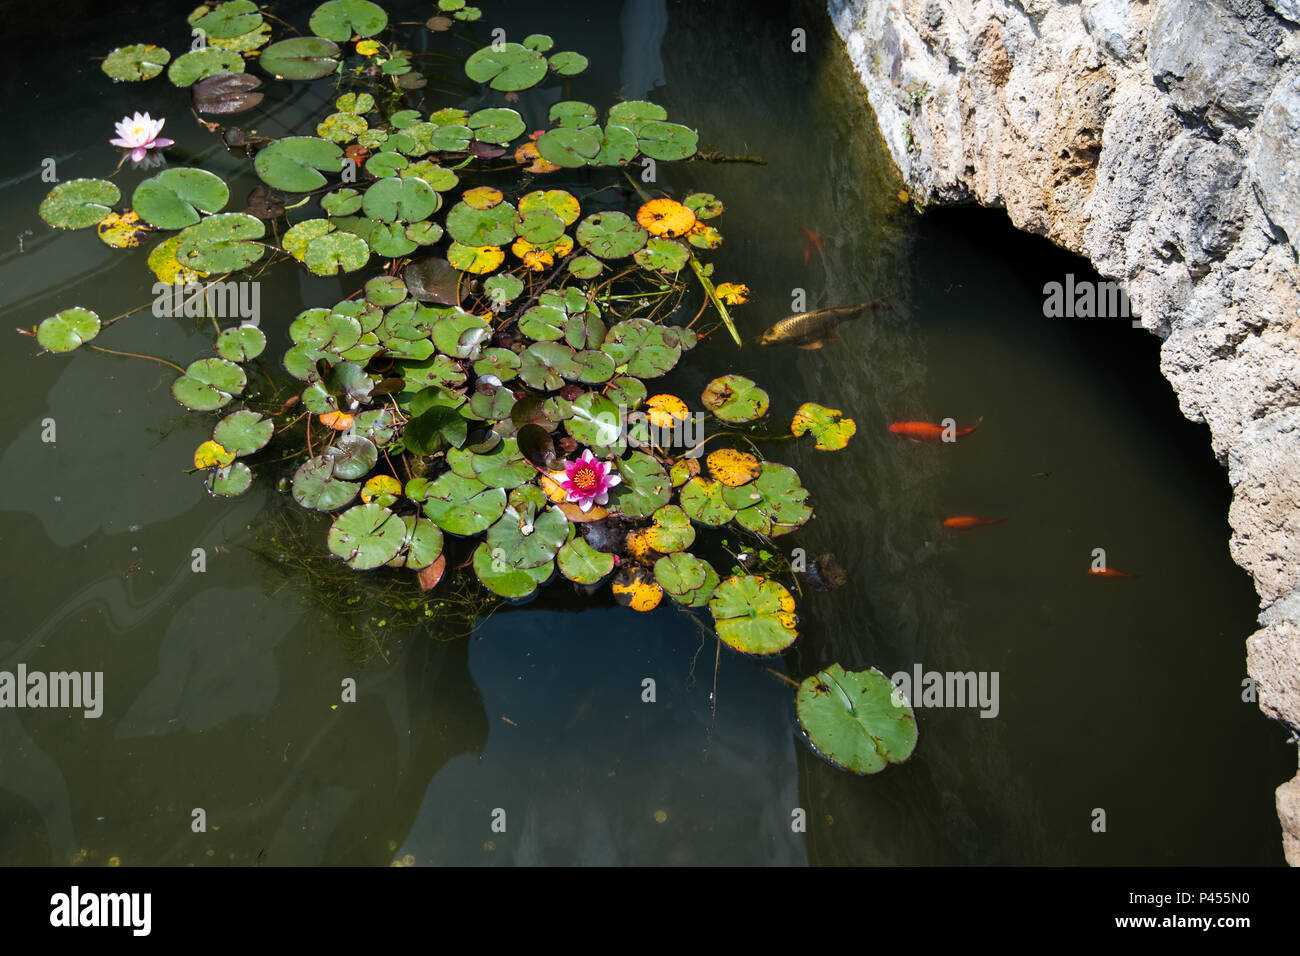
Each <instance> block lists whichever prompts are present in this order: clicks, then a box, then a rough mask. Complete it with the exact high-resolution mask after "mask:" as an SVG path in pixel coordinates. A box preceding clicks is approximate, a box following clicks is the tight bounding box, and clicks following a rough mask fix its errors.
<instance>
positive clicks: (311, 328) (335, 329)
mask: <svg viewBox="0 0 1300 956" xmlns="http://www.w3.org/2000/svg"><path fill="white" fill-rule="evenodd" d="M289 338H290V339H292V340H293V341H294V342H295V343H296V344H298V345H307V346H310V347H312V348H316V349H321V350H329V351H333V352H343V351H345V350H347V349H350V348H352V346H354V345H356V344H357V341H358V340H359V339H360V338H361V323H360V322H358V321H357V320H356V319H355V318H353V317H352V316H350V315H345V314H344V313H342V312H333V311H331V310H329V309H306V310H305V311H302V312H299V313H298V315H297V317H296V318H295V319H294V320H293V321H292V322H290V323H289Z"/></svg>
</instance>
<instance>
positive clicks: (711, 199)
mask: <svg viewBox="0 0 1300 956" xmlns="http://www.w3.org/2000/svg"><path fill="white" fill-rule="evenodd" d="M682 205H683V206H685V207H686V208H687V209H689V210H690V211H691V212H693V213H695V218H696V219H713V218H715V217H717V216H721V215H722V210H723V206H722V200H721V199H719V198H718V197H717V196H715V195H713V193H691V194H690V195H689V196H687V197H686V198H685V199H683V200H682Z"/></svg>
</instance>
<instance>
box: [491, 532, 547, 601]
mask: <svg viewBox="0 0 1300 956" xmlns="http://www.w3.org/2000/svg"><path fill="white" fill-rule="evenodd" d="M500 558H501V552H499V551H498V553H497V556H496V557H495V558H494V557H493V555H492V549H491V548H489V547H488V546H487V542H486V541H485V542H483V543H482V544H480V545H479V546H478V547H477V548H475V549H474V574H475V576H476V577H477V578H478V579H479V581H481V582H482V583H483V586H484V587H485V588H487V589H488V590H489V591H491V592H493V593H494V594H499V595H501V597H504V598H511V599H514V600H519V599H522V598H526V597H528V596H529V595H530V594H532V593H533V592H534V591H536V590H537V588H538V586H539V585H541V584H545V583H546V582H547V581H548V580H550V578H551V575H552V574H554V573H555V562H554V561H548V562H546V563H545V564H542V565H540V566H538V567H535V568H527V569H525V570H515V569H514V568H511V567H510V566H509V565H507V564H505V563H504V562H503V561H502V560H501V559H500Z"/></svg>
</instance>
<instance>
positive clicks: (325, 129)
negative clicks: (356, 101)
mask: <svg viewBox="0 0 1300 956" xmlns="http://www.w3.org/2000/svg"><path fill="white" fill-rule="evenodd" d="M369 128H370V125H369V124H368V123H367V122H366V121H365V119H363V118H362V117H360V116H357V115H356V114H355V113H344V112H338V113H331V114H330V115H329V116H327V117H325V118H324V119H323V120H321V121H320V123H319V124H317V126H316V135H317V136H319V137H321V138H322V139H327V140H329V141H330V142H331V143H350V142H352V141H353V140H354V139H356V138H357V137H358V136H360V135H361V134H362V133H364V132H365V131H366V130H367V129H369Z"/></svg>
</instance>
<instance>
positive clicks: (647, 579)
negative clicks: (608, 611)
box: [613, 566, 664, 611]
mask: <svg viewBox="0 0 1300 956" xmlns="http://www.w3.org/2000/svg"><path fill="white" fill-rule="evenodd" d="M613 590H614V600H615V601H617V602H618V603H619V604H622V605H623V606H624V607H630V608H631V609H632V610H634V611H653V610H654V609H655V608H657V607H658V606H659V602H660V601H662V600H663V598H664V589H663V588H661V587H660V586H659V584H658V582H656V581H655V578H654V572H652V571H650V570H649V569H648V568H642V567H635V566H634V567H626V568H624V569H623V570H621V571H619V573H618V574H617V575H615V577H614V584H613Z"/></svg>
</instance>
